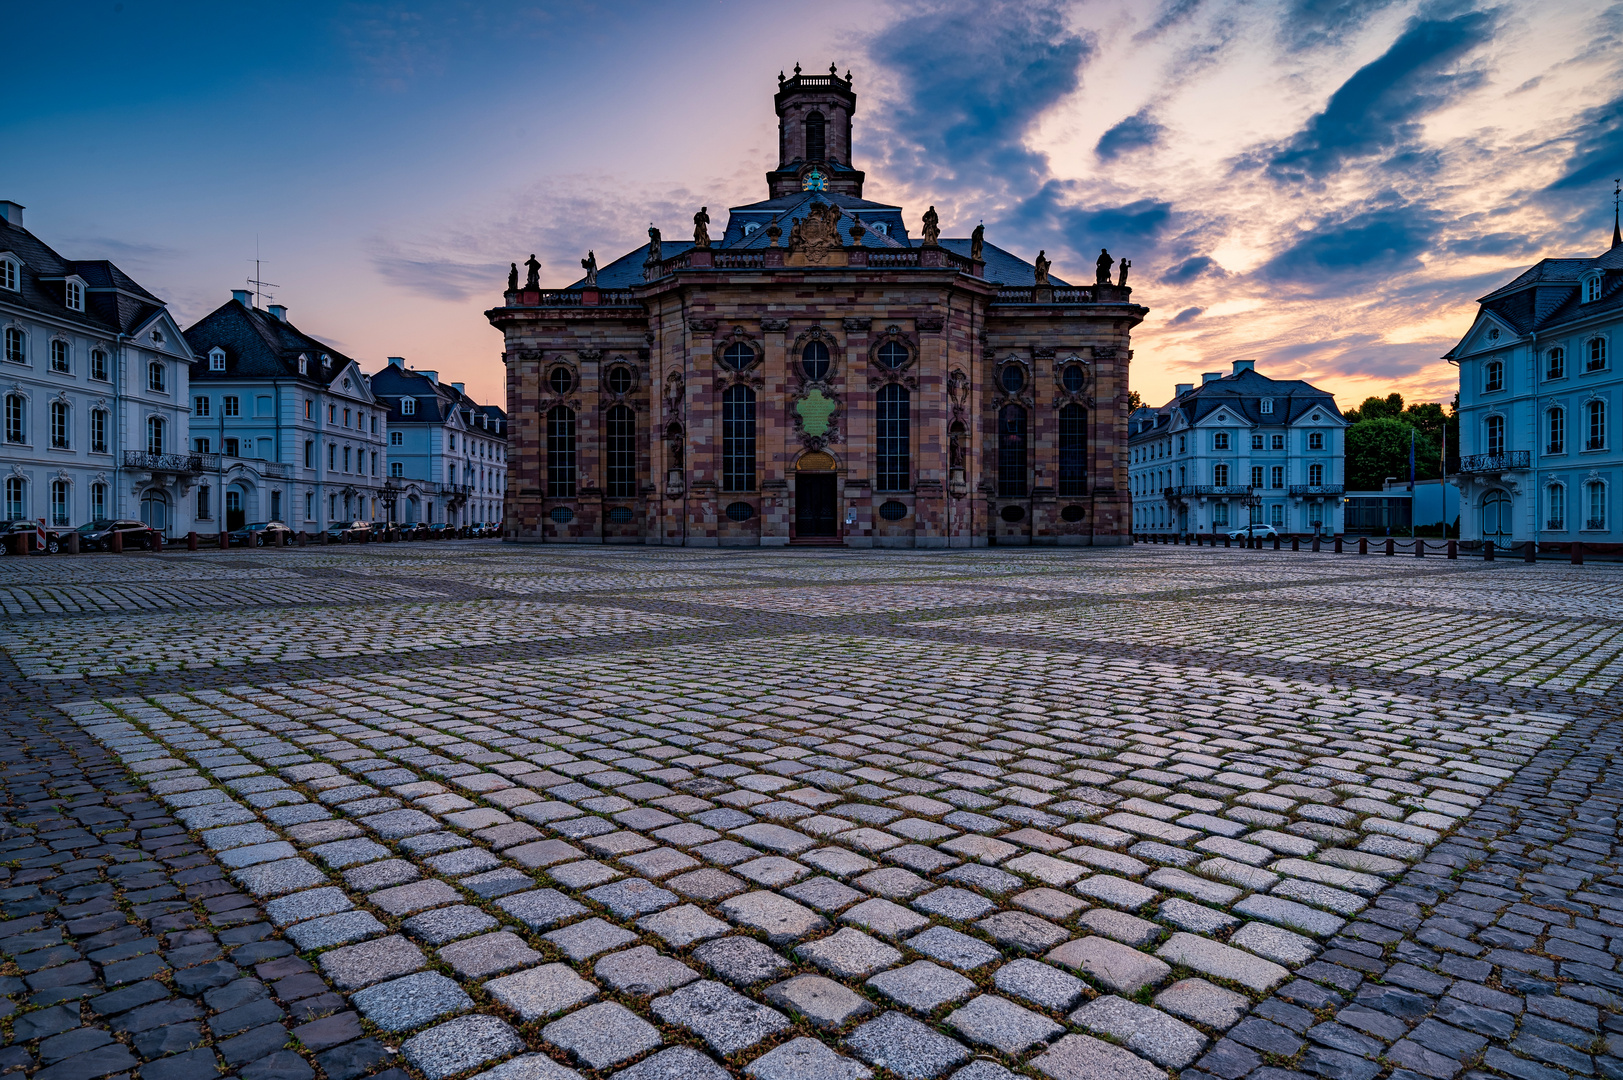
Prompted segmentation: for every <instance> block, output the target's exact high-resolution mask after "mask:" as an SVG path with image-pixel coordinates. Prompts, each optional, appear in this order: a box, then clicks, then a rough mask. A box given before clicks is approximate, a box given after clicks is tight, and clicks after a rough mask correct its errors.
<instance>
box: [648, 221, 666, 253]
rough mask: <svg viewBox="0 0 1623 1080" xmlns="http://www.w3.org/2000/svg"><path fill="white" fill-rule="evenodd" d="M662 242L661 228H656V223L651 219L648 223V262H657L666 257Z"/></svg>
mask: <svg viewBox="0 0 1623 1080" xmlns="http://www.w3.org/2000/svg"><path fill="white" fill-rule="evenodd" d="M661 244H662V241H661V239H660V235H659V230H658V229H656V228H654V223H653V222H651V221H650V222H649V223H648V260H647V261H648V262H651V263H657V262H660V261H661V260H663V259H664V257H665V256H664V251H663V248H662V247H661Z"/></svg>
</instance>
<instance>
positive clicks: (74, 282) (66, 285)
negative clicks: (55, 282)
mask: <svg viewBox="0 0 1623 1080" xmlns="http://www.w3.org/2000/svg"><path fill="white" fill-rule="evenodd" d="M62 284H63V288H62V302H63V303H64V304H65V305H66V306H67V309H68V310H69V311H83V310H84V309H85V286H84V282H82V281H79V280H78V279H76V278H68V280H67V281H65V282H63V283H62Z"/></svg>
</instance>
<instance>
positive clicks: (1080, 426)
mask: <svg viewBox="0 0 1623 1080" xmlns="http://www.w3.org/2000/svg"><path fill="white" fill-rule="evenodd" d="M1059 493H1060V494H1061V495H1086V494H1087V493H1088V414H1087V410H1085V409H1083V408H1082V406H1080V405H1066V406H1065V407H1064V408H1062V409H1060V411H1059Z"/></svg>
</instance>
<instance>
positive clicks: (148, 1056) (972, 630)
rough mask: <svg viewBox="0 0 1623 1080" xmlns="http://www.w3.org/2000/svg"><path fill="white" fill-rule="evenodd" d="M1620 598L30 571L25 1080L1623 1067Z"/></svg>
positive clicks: (24, 681) (18, 570)
mask: <svg viewBox="0 0 1623 1080" xmlns="http://www.w3.org/2000/svg"><path fill="white" fill-rule="evenodd" d="M34 574H37V575H38V576H37V578H36V579H31V575H34ZM328 583H331V585H332V588H331V589H328V588H327V585H328ZM363 586H365V588H363ZM226 588H229V589H230V590H233V591H234V592H235V593H236V595H237V600H236V601H235V603H236V606H237V608H239V609H246V610H235V611H233V612H232V616H231V618H230V619H229V625H222V622H221V620H220V615H219V613H218V611H216V610H213V609H214V608H216V607H218V606H219V604H220V596H221V595H223V594H222V593H221V592H220V591H219V590H222V589H226ZM303 597H309V598H310V599H309V600H308V601H305V600H303V599H301V598H303ZM425 597H426V598H429V599H427V600H425ZM98 598H113V599H110V600H106V601H103V600H100V599H98ZM1620 600H1623V571H1620V570H1619V569H1618V568H1615V567H1610V566H1605V565H1598V566H1594V565H1592V566H1588V567H1571V568H1568V567H1551V566H1548V565H1539V566H1531V567H1527V566H1523V565H1521V564H1517V563H1498V564H1485V563H1479V562H1459V563H1450V562H1445V561H1443V560H1434V561H1429V562H1425V563H1421V562H1419V561H1418V560H1410V561H1409V562H1400V561H1399V560H1396V559H1385V558H1383V557H1379V556H1371V557H1364V558H1359V557H1356V556H1351V555H1344V556H1339V557H1338V556H1331V555H1329V554H1327V553H1326V554H1323V555H1310V554H1308V553H1290V552H1279V553H1274V552H1250V551H1243V550H1239V549H1232V550H1216V551H1194V550H1189V549H1180V548H1169V547H1159V546H1157V547H1148V548H1134V549H1126V550H1101V551H1066V552H1058V551H1032V550H1015V551H1010V550H977V551H951V552H946V551H943V552H846V551H826V550H814V551H765V552H760V551H740V552H717V551H708V552H707V551H693V550H686V549H683V550H660V549H636V550H629V549H614V548H605V549H600V550H583V549H578V548H567V549H560V548H546V547H543V548H532V549H525V548H518V549H515V548H511V547H506V546H503V545H500V544H494V543H478V542H472V543H468V542H463V543H449V544H423V545H410V546H396V547H391V548H360V549H353V550H345V551H342V552H337V553H334V552H331V551H330V550H318V551H286V552H258V551H256V552H252V553H248V552H242V553H236V552H228V553H218V552H210V553H190V554H188V553H166V554H164V555H161V556H153V555H132V556H125V557H122V558H120V557H113V556H86V557H80V558H78V559H74V560H43V559H28V560H22V559H17V560H3V561H0V609H3V610H4V612H5V615H4V617H0V647H3V648H4V650H5V656H4V658H3V660H4V665H3V670H0V675H4V676H5V677H6V680H7V683H6V685H7V689H8V690H9V691H10V697H11V700H12V701H13V703H14V705H13V712H12V713H11V714H10V716H9V718H8V719H7V720H6V722H5V725H4V727H3V728H0V767H3V769H4V772H3V774H0V780H3V781H4V784H5V793H6V796H7V798H8V800H9V801H8V803H7V805H6V806H5V807H4V808H3V810H4V813H5V815H6V820H7V821H8V822H9V824H7V825H6V826H5V828H4V833H3V836H0V858H5V859H8V860H9V861H8V862H6V863H4V864H3V865H0V875H5V876H4V877H3V878H0V915H3V916H4V919H3V920H0V954H3V956H4V958H5V959H6V960H7V962H8V966H7V967H5V968H0V990H4V991H6V992H7V993H8V994H9V998H7V999H5V1000H8V1001H9V1002H10V1004H9V1009H10V1012H9V1014H8V1015H7V1016H6V1018H5V1019H3V1020H0V1025H7V1024H9V1029H5V1028H0V1032H5V1033H9V1035H10V1045H9V1046H8V1047H7V1048H6V1049H5V1050H3V1051H0V1069H17V1068H22V1069H26V1070H29V1072H30V1075H49V1077H50V1078H51V1080H95V1078H98V1077H102V1076H115V1075H126V1074H128V1075H139V1076H140V1077H141V1078H142V1080H147V1078H152V1080H182V1078H183V1077H187V1076H188V1074H189V1073H192V1072H196V1071H197V1070H199V1069H209V1070H220V1071H227V1072H231V1073H235V1074H240V1075H242V1076H245V1077H249V1078H251V1080H261V1078H263V1080H283V1078H286V1080H306V1078H310V1077H314V1076H318V1075H319V1076H325V1077H328V1078H330V1080H357V1078H359V1077H362V1076H367V1075H374V1074H379V1073H382V1072H385V1071H393V1070H403V1071H404V1072H405V1073H406V1074H409V1075H411V1076H416V1077H424V1078H428V1080H446V1078H450V1077H457V1076H465V1075H466V1076H472V1075H475V1074H479V1075H484V1074H485V1073H486V1072H488V1073H489V1080H520V1078H530V1077H535V1078H545V1080H574V1078H578V1077H589V1078H596V1077H598V1076H600V1075H601V1076H605V1077H606V1076H608V1075H609V1074H614V1073H618V1072H621V1071H624V1072H625V1073H626V1080H656V1077H659V1078H663V1077H665V1076H667V1075H669V1076H671V1077H673V1078H674V1077H678V1076H680V1077H684V1078H686V1077H691V1076H693V1075H695V1074H698V1075H703V1076H711V1075H713V1076H715V1077H717V1078H719V1077H721V1076H723V1075H730V1076H735V1077H744V1076H749V1077H758V1078H761V1080H778V1078H779V1077H782V1078H784V1080H789V1078H791V1077H794V1078H799V1077H805V1076H817V1077H821V1076H825V1075H826V1076H828V1077H831V1078H839V1080H858V1078H867V1077H871V1076H874V1075H876V1074H877V1075H881V1076H883V1075H894V1076H896V1077H902V1078H906V1080H934V1078H936V1077H942V1076H947V1075H949V1074H955V1073H957V1072H962V1073H963V1077H962V1078H961V1080H1007V1078H1008V1076H1009V1072H1008V1070H1018V1071H1022V1072H1027V1073H1030V1074H1032V1075H1035V1076H1038V1077H1046V1078H1047V1080H1084V1078H1093V1077H1113V1076H1121V1077H1139V1076H1142V1077H1157V1076H1162V1077H1164V1076H1167V1075H1169V1074H1170V1075H1181V1076H1185V1077H1193V1078H1200V1080H1204V1078H1206V1077H1221V1078H1223V1080H1237V1078H1239V1077H1244V1076H1252V1077H1256V1078H1257V1080H1285V1078H1288V1077H1291V1076H1298V1075H1319V1076H1325V1077H1331V1078H1337V1080H1339V1078H1342V1077H1347V1078H1356V1080H1370V1078H1373V1077H1377V1076H1391V1077H1395V1078H1401V1080H1412V1078H1413V1077H1416V1076H1424V1077H1437V1078H1451V1077H1455V1076H1461V1075H1470V1076H1472V1077H1478V1076H1481V1077H1487V1076H1500V1077H1504V1076H1509V1077H1525V1078H1528V1080H1544V1078H1546V1077H1550V1078H1553V1077H1558V1076H1573V1075H1576V1076H1595V1075H1601V1076H1623V1017H1620V1016H1619V1013H1620V1011H1623V1009H1620V1002H1623V973H1618V972H1616V971H1614V966H1615V962H1616V959H1617V958H1618V957H1619V956H1623V871H1620V868H1619V867H1618V866H1617V865H1616V862H1615V860H1616V851H1615V849H1614V847H1613V839H1614V837H1615V836H1616V834H1617V814H1618V811H1619V804H1620V803H1623V776H1618V775H1616V771H1617V769H1618V768H1619V767H1620V764H1623V763H1619V762H1618V761H1617V754H1618V753H1619V750H1620V743H1623V719H1620V718H1619V712H1618V710H1617V709H1616V707H1615V705H1613V704H1612V703H1611V700H1610V699H1609V698H1608V696H1607V694H1608V691H1609V690H1610V688H1611V687H1613V686H1614V685H1615V684H1616V682H1617V681H1618V678H1619V676H1620V674H1623V661H1619V659H1618V658H1617V656H1616V654H1615V650H1614V649H1613V646H1612V645H1611V643H1612V642H1613V641H1615V640H1618V631H1619V629H1620V628H1623V602H1620ZM111 606H118V607H120V608H132V609H140V610H142V611H143V612H144V614H143V616H142V618H141V619H140V620H139V621H138V622H137V623H131V622H130V621H129V620H128V619H127V617H121V616H120V617H114V616H109V615H108V614H106V611H107V609H108V607H111ZM7 853H9V854H7ZM1614 931H1616V934H1615V935H1614ZM1614 994H1616V995H1618V996H1614ZM5 1007H7V1006H4V1005H0V1008H5ZM396 1075H398V1074H396Z"/></svg>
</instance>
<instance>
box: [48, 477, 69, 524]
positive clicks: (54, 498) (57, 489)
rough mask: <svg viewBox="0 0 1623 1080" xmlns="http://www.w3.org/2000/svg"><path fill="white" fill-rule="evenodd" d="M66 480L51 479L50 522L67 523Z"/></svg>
mask: <svg viewBox="0 0 1623 1080" xmlns="http://www.w3.org/2000/svg"><path fill="white" fill-rule="evenodd" d="M68 520H69V519H68V482H67V481H66V480H52V481H51V524H52V525H66V524H68Z"/></svg>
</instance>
